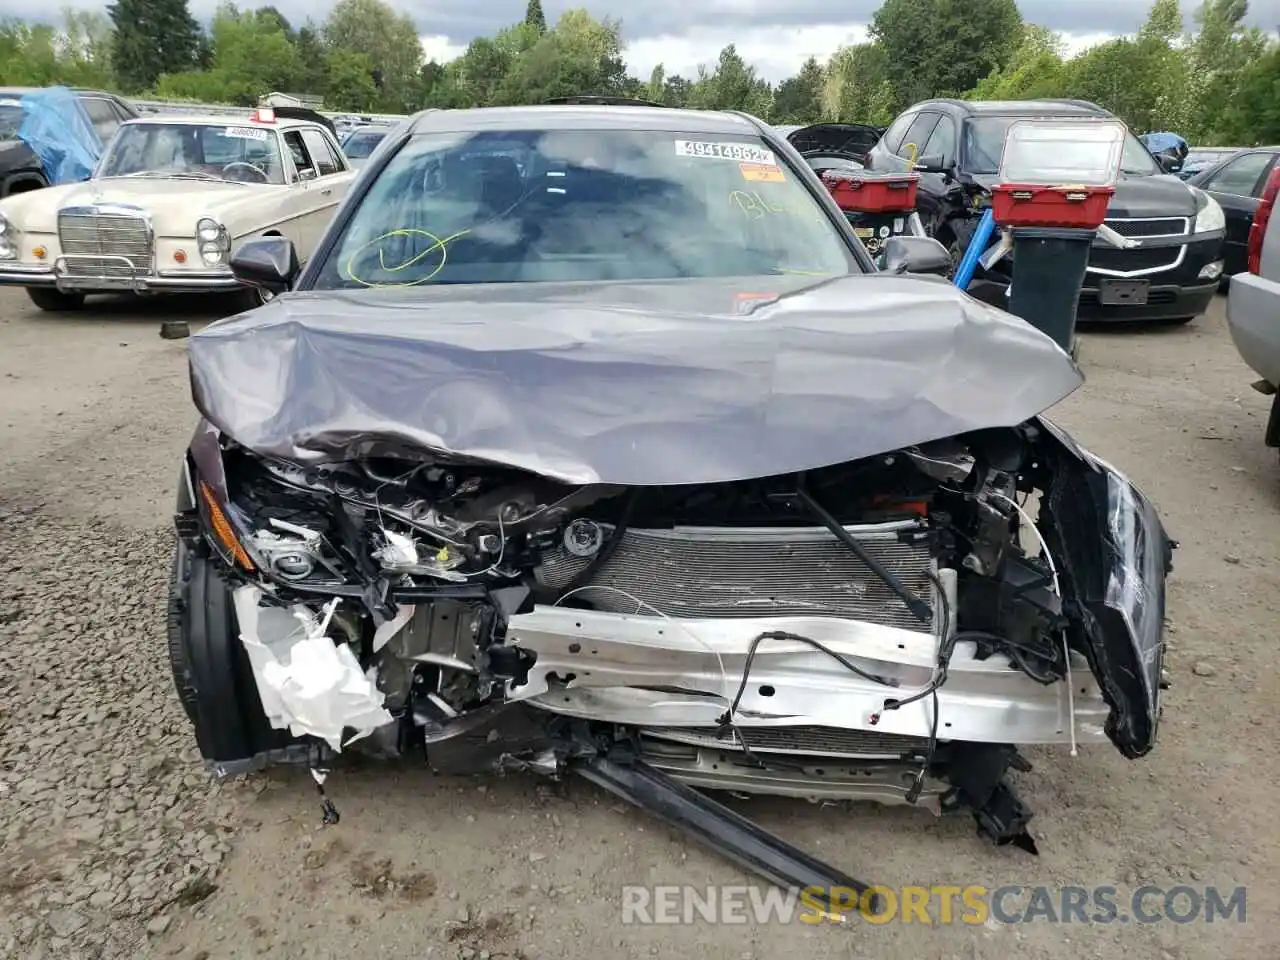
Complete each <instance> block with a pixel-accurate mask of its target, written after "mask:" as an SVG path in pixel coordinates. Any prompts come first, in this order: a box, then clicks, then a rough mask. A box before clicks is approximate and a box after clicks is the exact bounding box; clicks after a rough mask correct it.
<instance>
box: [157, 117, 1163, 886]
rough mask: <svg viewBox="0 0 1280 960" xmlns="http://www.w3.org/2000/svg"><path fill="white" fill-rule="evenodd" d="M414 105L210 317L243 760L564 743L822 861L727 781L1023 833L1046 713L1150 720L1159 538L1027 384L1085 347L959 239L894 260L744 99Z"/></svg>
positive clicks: (205, 579)
mask: <svg viewBox="0 0 1280 960" xmlns="http://www.w3.org/2000/svg"><path fill="white" fill-rule="evenodd" d="M391 137H392V138H394V140H395V142H393V143H389V144H387V145H386V146H385V148H384V149H383V150H381V151H380V152H379V155H378V157H377V158H376V160H375V162H374V164H373V165H372V167H371V168H370V169H369V170H368V171H367V172H366V174H365V176H364V177H363V178H362V180H361V183H360V184H358V185H357V187H356V188H355V189H354V190H353V192H352V195H351V196H350V197H349V198H348V199H347V201H346V202H345V203H344V205H343V207H342V208H341V210H340V212H339V213H338V215H337V217H336V219H335V221H334V223H333V224H332V225H331V226H330V228H329V230H328V233H327V235H326V236H325V238H324V239H323V241H322V242H321V244H320V246H319V249H318V251H317V253H316V255H315V257H314V258H313V259H312V260H311V261H310V262H309V263H308V264H307V265H306V267H305V269H301V270H300V269H299V267H298V264H297V259H296V255H295V254H294V251H293V250H292V247H291V246H290V244H289V241H287V240H284V239H282V238H264V239H261V240H256V241H251V242H250V243H247V244H246V245H245V246H244V247H243V248H241V249H240V250H239V251H238V252H237V254H236V256H235V258H234V260H233V266H234V269H235V270H236V273H237V276H238V277H239V278H240V279H241V280H242V281H245V282H249V283H254V284H257V285H260V286H262V287H264V288H266V289H268V290H269V291H270V292H272V293H274V294H276V296H275V297H274V298H273V299H272V300H271V301H270V302H269V303H267V304H266V305H265V306H263V307H261V308H259V309H256V310H254V311H252V312H249V313H246V314H242V315H239V316H236V317H232V318H229V319H227V320H224V321H221V322H219V323H215V324H213V325H211V326H209V327H208V328H207V329H205V330H204V331H202V332H201V333H199V334H197V335H196V336H195V337H194V338H193V339H192V340H191V341H190V345H189V350H190V364H191V378H192V388H193V394H194V398H195V402H196V405H197V406H198V408H199V410H200V413H201V415H202V420H201V422H200V425H199V427H198V429H197V431H196V434H195V437H194V439H193V441H192V443H191V446H190V449H189V451H188V454H187V456H186V458H185V460H184V463H183V466H182V473H181V480H180V486H179V494H178V510H177V518H176V522H177V528H178V535H179V536H178V543H177V555H176V559H175V563H174V582H173V591H172V603H171V606H170V654H171V657H172V661H173V666H174V673H175V677H176V679H177V685H178V691H179V694H180V696H181V697H182V701H183V703H184V705H185V707H186V710H187V713H188V715H189V717H190V718H191V721H192V723H193V724H194V727H195V733H196V737H197V740H198V742H199V746H200V749H201V752H202V753H203V755H204V757H205V758H206V759H207V760H208V762H209V764H210V766H211V768H212V769H213V770H214V771H215V772H216V773H218V774H220V775H228V774H235V773H240V772H244V771H247V770H251V769H257V768H260V767H262V766H264V765H267V764H270V763H296V764H302V765H305V766H309V767H311V768H313V769H314V770H316V771H321V770H323V769H324V768H325V767H326V766H327V765H329V764H331V763H332V762H333V760H334V757H335V755H337V754H340V753H346V752H352V751H359V752H364V753H372V754H375V755H378V756H383V757H410V758H418V759H420V760H423V761H425V762H426V763H427V764H429V765H430V766H431V767H433V768H434V769H436V770H438V771H441V772H446V773H466V772H478V771H489V770H520V769H524V770H532V771H536V772H540V773H544V774H549V775H559V774H561V773H564V772H576V773H580V774H582V775H584V776H586V777H588V778H589V779H591V780H593V781H594V782H596V783H599V784H601V785H603V786H604V787H606V788H607V789H609V790H612V791H614V792H615V793H617V794H619V795H621V796H623V797H625V798H626V799H628V800H630V801H632V802H634V803H636V804H638V805H640V806H642V807H644V808H646V809H649V810H650V811H652V812H654V813H655V814H657V815H659V816H662V817H664V818H665V819H667V820H668V821H669V822H671V823H673V824H676V825H677V826H680V827H682V828H683V829H686V830H688V831H690V832H691V833H692V834H694V835H695V836H698V837H699V838H701V839H703V840H706V841H707V842H710V843H713V844H714V845H716V846H718V847H719V848H720V849H722V850H724V852H726V853H728V854H729V855H730V856H733V857H736V858H737V859H738V860H739V861H740V862H742V863H744V864H747V865H748V866H750V867H751V868H753V869H756V870H757V871H758V872H760V873H762V874H763V875H765V876H769V877H771V878H773V879H775V880H778V881H780V882H781V881H786V882H799V883H803V884H806V885H808V884H810V883H813V882H815V878H816V879H817V880H818V881H819V882H821V881H822V880H823V879H824V878H826V879H830V878H831V877H832V876H833V874H831V873H830V872H829V871H828V872H827V873H823V871H824V870H825V869H826V868H824V867H822V865H821V864H817V863H816V862H815V861H812V860H809V859H807V858H805V857H804V855H803V854H801V853H800V852H799V851H795V850H793V849H791V848H789V847H787V846H786V845H785V844H784V843H782V842H781V841H780V840H777V838H772V837H769V836H768V835H767V834H763V833H761V832H760V831H759V830H758V829H756V828H754V827H753V826H752V825H751V824H750V822H749V821H746V820H743V819H742V818H741V817H739V816H738V815H737V814H735V813H733V812H732V811H730V810H729V809H728V808H726V807H724V806H722V805H720V804H718V803H717V802H716V801H715V800H713V799H711V797H709V796H707V795H706V794H704V793H703V792H702V791H703V790H713V791H715V790H722V791H733V792H740V793H748V794H780V795H786V796H795V797H810V798H815V797H816V798H839V799H869V800H876V801H881V802H886V803H910V804H919V805H921V806H924V807H927V808H928V809H931V810H932V811H934V812H935V813H946V812H953V811H961V810H964V811H968V812H970V813H971V814H972V815H973V816H974V818H975V819H976V822H977V825H978V830H979V832H980V833H981V834H982V835H984V836H986V837H988V838H989V839H991V840H993V841H995V842H997V843H1016V844H1019V845H1021V846H1024V847H1027V848H1031V847H1032V846H1033V844H1032V843H1031V841H1030V837H1029V835H1028V833H1027V830H1026V825H1027V821H1028V819H1029V817H1030V815H1031V814H1030V811H1029V810H1027V808H1026V807H1025V805H1024V804H1023V803H1022V802H1021V801H1020V799H1019V798H1018V796H1017V793H1016V792H1015V790H1014V788H1013V786H1012V785H1011V783H1010V781H1009V779H1008V777H1007V773H1008V772H1009V771H1010V770H1011V769H1012V770H1027V769H1029V764H1028V763H1027V761H1026V760H1025V759H1024V758H1023V756H1022V755H1021V754H1020V752H1019V750H1020V748H1021V747H1023V746H1025V745H1046V744H1047V745H1060V746H1062V747H1063V748H1064V750H1063V752H1064V754H1065V753H1066V750H1067V749H1068V748H1069V749H1070V750H1071V751H1072V752H1074V751H1075V750H1076V749H1077V747H1082V748H1084V747H1089V746H1092V745H1096V744H1106V743H1107V742H1110V744H1111V745H1113V746H1114V748H1115V749H1118V750H1119V751H1120V752H1121V753H1122V754H1124V755H1125V756H1126V757H1131V758H1137V757H1141V756H1143V755H1145V754H1146V753H1147V752H1148V751H1149V750H1151V748H1152V746H1153V744H1154V742H1155V737H1156V726H1157V721H1158V718H1159V712H1160V678H1161V658H1162V654H1163V639H1162V630H1163V612H1164V595H1165V577H1166V575H1167V573H1168V571H1169V568H1170V558H1171V552H1172V547H1173V544H1172V543H1171V541H1170V540H1169V539H1168V538H1167V537H1166V535H1165V532H1164V530H1163V528H1162V526H1161V523H1160V520H1159V519H1158V517H1157V515H1156V512H1155V510H1154V509H1153V508H1152V506H1151V504H1150V503H1149V502H1148V501H1147V500H1146V499H1145V498H1144V497H1143V496H1142V494H1141V493H1139V492H1138V490H1137V489H1135V487H1134V486H1133V485H1132V484H1131V483H1130V482H1129V481H1128V480H1127V479H1126V478H1125V477H1124V476H1123V475H1122V474H1121V473H1120V472H1119V471H1117V470H1116V469H1115V468H1113V467H1112V466H1110V465H1108V464H1107V463H1105V462H1103V461H1101V460H1099V459H1098V458H1097V457H1095V456H1093V455H1091V454H1089V453H1088V452H1087V451H1085V450H1083V449H1081V448H1080V447H1079V446H1078V445H1076V444H1075V443H1074V442H1073V441H1072V440H1071V439H1070V438H1069V437H1067V436H1066V434H1064V433H1063V432H1062V431H1061V430H1059V429H1057V428H1055V427H1054V426H1053V425H1052V424H1050V423H1049V422H1048V421H1047V420H1045V419H1043V418H1042V417H1041V416H1040V414H1041V413H1042V411H1044V410H1046V409H1047V408H1049V407H1050V406H1052V405H1053V404H1055V403H1057V402H1058V401H1059V400H1061V399H1062V398H1064V397H1066V396H1067V395H1068V394H1070V393H1071V392H1072V391H1074V390H1075V389H1076V388H1077V387H1078V386H1079V385H1080V383H1081V382H1082V376H1081V374H1080V372H1079V370H1078V369H1077V368H1076V366H1075V365H1074V364H1073V362H1072V361H1071V359H1070V358H1069V357H1068V356H1067V355H1066V354H1064V353H1063V352H1062V351H1061V350H1060V349H1059V348H1058V347H1057V346H1056V345H1055V344H1054V343H1053V342H1052V341H1051V340H1050V339H1049V338H1047V337H1045V336H1043V335H1042V334H1040V333H1039V332H1037V331H1036V330H1034V329H1033V328H1032V327H1030V326H1029V325H1027V324H1026V323H1024V322H1023V321H1021V320H1019V319H1017V318H1014V317H1012V316H1010V315H1009V314H1007V313H1004V312H1002V311H1000V310H997V309H994V308H991V307H988V306H985V305H983V304H981V303H978V302H976V301H974V300H972V299H970V298H968V297H967V296H965V295H964V294H962V293H960V292H959V291H957V290H956V289H955V288H954V287H953V286H951V285H949V284H947V283H945V282H942V281H941V280H939V279H937V278H931V277H924V276H912V275H910V273H911V272H912V271H918V270H939V269H942V270H945V268H946V266H947V261H946V258H945V254H944V253H943V252H941V251H940V250H939V249H935V245H934V244H933V242H932V241H928V240H917V239H915V238H898V239H895V240H891V241H890V242H889V247H890V249H889V250H888V251H887V253H888V258H887V259H888V261H889V262H890V263H892V264H894V265H895V266H894V269H895V270H896V273H894V272H886V273H878V272H876V270H875V268H874V266H873V265H872V263H871V261H870V259H869V258H868V256H867V254H866V251H865V250H864V249H863V248H862V246H861V244H860V243H859V241H858V240H857V239H856V237H854V236H853V234H852V233H851V232H850V228H849V226H848V224H847V222H846V221H845V218H844V216H843V215H842V213H841V212H840V210H839V209H838V208H837V207H836V206H835V204H834V203H833V202H832V201H831V199H830V197H829V195H828V194H827V192H826V190H825V189H824V188H823V186H822V184H821V182H820V181H819V180H818V179H817V177H816V176H815V175H814V174H813V173H812V171H810V170H809V169H808V168H807V166H806V165H805V164H804V162H803V161H802V160H801V159H800V157H799V155H798V154H796V152H795V151H794V149H793V148H791V147H790V146H789V145H788V144H786V143H785V142H784V141H782V140H780V139H779V138H778V137H777V136H776V134H774V133H772V132H771V131H770V130H769V129H768V128H767V127H765V126H764V125H762V124H759V123H758V122H756V121H755V120H753V119H751V118H749V117H746V116H743V115H735V114H713V113H695V112H686V111H676V110H666V109H661V108H648V107H639V106H598V105H593V106H556V107H530V108H512V109H493V110H472V111H436V112H428V113H426V114H423V115H420V116H419V117H417V118H415V119H414V120H413V121H412V122H410V123H408V124H406V125H404V126H403V127H402V128H400V129H399V130H398V131H397V132H396V133H393V134H392V135H391ZM317 775H318V776H320V774H317ZM835 879H837V880H840V879H841V878H840V877H838V876H837V877H835ZM842 882H845V881H842Z"/></svg>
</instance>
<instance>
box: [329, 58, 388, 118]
mask: <svg viewBox="0 0 1280 960" xmlns="http://www.w3.org/2000/svg"><path fill="white" fill-rule="evenodd" d="M324 64H325V104H326V106H329V107H331V108H332V109H335V110H358V111H366V110H373V109H374V107H375V106H376V105H377V102H378V88H377V87H375V86H374V85H373V61H372V60H370V59H369V57H368V55H367V54H363V53H355V52H353V51H351V50H331V51H329V53H328V54H326V55H325V60H324Z"/></svg>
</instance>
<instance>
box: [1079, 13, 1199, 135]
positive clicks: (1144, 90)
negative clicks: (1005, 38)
mask: <svg viewBox="0 0 1280 960" xmlns="http://www.w3.org/2000/svg"><path fill="white" fill-rule="evenodd" d="M1181 31H1182V14H1181V13H1180V12H1179V10H1178V5H1177V2H1176V0H1156V2H1155V3H1154V4H1153V6H1152V7H1151V13H1150V16H1149V17H1148V19H1147V22H1146V23H1145V24H1144V25H1143V27H1142V29H1141V30H1139V31H1138V35H1137V36H1136V37H1135V38H1133V39H1129V38H1127V37H1120V38H1118V39H1116V40H1111V41H1109V42H1107V43H1103V44H1099V45H1098V46H1096V47H1091V48H1089V49H1088V50H1086V51H1084V52H1083V53H1082V54H1080V55H1079V56H1077V57H1075V58H1073V59H1072V60H1070V61H1069V62H1068V63H1067V64H1066V66H1065V68H1064V69H1063V71H1062V77H1063V83H1062V86H1063V88H1064V92H1065V93H1066V95H1068V96H1073V97H1081V98H1083V99H1085V100H1091V101H1093V102H1094V103H1097V104H1100V105H1101V106H1104V107H1106V108H1107V109H1108V110H1110V111H1112V112H1113V113H1115V114H1116V115H1117V116H1119V117H1120V118H1121V119H1123V120H1124V121H1125V123H1127V124H1128V125H1129V126H1130V127H1132V128H1133V129H1135V130H1137V131H1138V132H1140V133H1142V132H1148V131H1153V130H1179V129H1181V130H1186V129H1187V128H1188V124H1189V123H1190V122H1191V121H1192V119H1193V116H1194V114H1195V112H1196V111H1195V109H1194V92H1195V90H1196V86H1195V82H1194V81H1195V78H1194V77H1193V76H1192V71H1191V66H1190V62H1189V60H1188V57H1187V55H1186V52H1185V51H1184V50H1183V49H1182V47H1181V46H1180V45H1179V44H1178V40H1179V37H1180V34H1181Z"/></svg>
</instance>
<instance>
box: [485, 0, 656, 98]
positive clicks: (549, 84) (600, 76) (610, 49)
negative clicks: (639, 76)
mask: <svg viewBox="0 0 1280 960" xmlns="http://www.w3.org/2000/svg"><path fill="white" fill-rule="evenodd" d="M529 29H530V28H529V27H528V24H523V23H522V24H519V25H517V27H516V28H513V29H512V31H504V32H503V33H500V34H499V38H504V37H505V38H506V40H507V45H506V54H507V56H506V60H507V63H508V67H507V69H506V71H505V72H504V75H503V79H502V81H501V83H500V84H499V86H498V89H497V92H496V97H497V102H499V103H542V102H545V101H546V100H549V99H551V98H552V97H564V96H573V95H575V94H582V93H602V94H620V93H623V92H625V91H624V85H625V81H626V70H625V68H624V65H623V62H622V41H621V36H620V31H619V25H618V24H617V23H614V22H611V21H609V20H603V21H601V20H596V19H595V18H594V17H592V16H591V15H590V14H589V13H587V12H586V11H585V10H569V11H567V12H566V13H565V14H564V15H563V16H561V17H560V19H559V20H558V21H557V22H556V26H555V29H553V30H551V31H549V32H547V33H546V34H544V35H542V36H540V37H536V36H530V34H529V33H527V32H522V31H528V30H529ZM530 39H533V40H534V42H533V43H532V44H529V43H528V40H530ZM637 92H638V91H637Z"/></svg>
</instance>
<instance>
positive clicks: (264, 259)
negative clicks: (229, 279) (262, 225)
mask: <svg viewBox="0 0 1280 960" xmlns="http://www.w3.org/2000/svg"><path fill="white" fill-rule="evenodd" d="M301 272H302V270H301V267H300V266H299V265H298V251H297V250H295V249H294V247H293V241H292V240H289V239H286V238H285V237H258V238H257V239H256V240H246V241H245V242H244V243H242V244H241V245H240V246H239V248H237V249H236V252H235V253H233V254H232V255H231V273H232V275H233V276H234V277H235V278H236V279H237V280H239V281H240V282H241V283H244V284H247V285H249V286H251V287H261V288H262V289H263V290H269V291H270V292H271V293H275V294H279V293H285V292H286V291H288V289H289V288H290V287H291V286H293V282H294V281H295V280H297V279H298V274H299V273H301Z"/></svg>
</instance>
